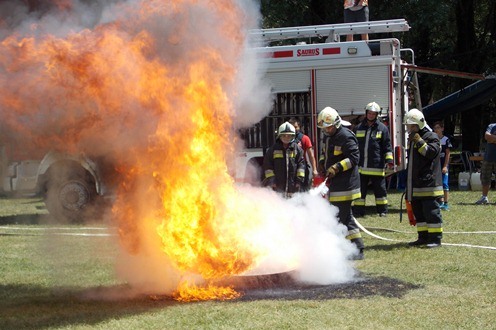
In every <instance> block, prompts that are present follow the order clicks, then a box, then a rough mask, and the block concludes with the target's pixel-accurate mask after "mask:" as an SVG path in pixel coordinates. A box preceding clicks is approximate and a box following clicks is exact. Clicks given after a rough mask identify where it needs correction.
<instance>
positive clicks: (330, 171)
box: [327, 164, 339, 179]
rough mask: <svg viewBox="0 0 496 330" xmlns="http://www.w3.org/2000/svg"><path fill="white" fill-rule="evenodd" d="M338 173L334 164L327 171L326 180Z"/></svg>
mask: <svg viewBox="0 0 496 330" xmlns="http://www.w3.org/2000/svg"><path fill="white" fill-rule="evenodd" d="M338 173H339V168H338V166H337V165H336V164H334V165H332V166H331V167H329V168H328V169H327V178H329V179H332V178H334V177H335V176H336V174H338Z"/></svg>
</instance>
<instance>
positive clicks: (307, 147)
mask: <svg viewBox="0 0 496 330" xmlns="http://www.w3.org/2000/svg"><path fill="white" fill-rule="evenodd" d="M289 123H290V124H292V125H293V126H294V128H295V130H296V137H295V142H296V143H298V145H299V146H300V147H301V148H302V149H303V155H304V156H303V159H304V160H305V182H304V183H303V187H302V190H303V191H306V190H308V189H310V187H311V185H312V178H314V177H316V176H317V175H318V174H319V172H318V171H317V163H316V161H315V155H314V153H313V145H312V141H311V140H310V138H309V137H308V135H306V134H303V132H302V131H301V129H300V121H299V120H298V119H296V118H291V119H290V120H289ZM309 165H310V166H311V170H312V175H310V168H309Z"/></svg>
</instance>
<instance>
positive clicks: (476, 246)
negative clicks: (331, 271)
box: [355, 218, 496, 250]
mask: <svg viewBox="0 0 496 330" xmlns="http://www.w3.org/2000/svg"><path fill="white" fill-rule="evenodd" d="M355 222H356V224H357V226H358V228H360V230H361V231H363V232H364V233H366V234H367V235H370V236H372V237H374V238H377V239H380V240H383V241H392V242H404V243H406V242H405V241H402V240H398V239H392V238H386V237H382V236H379V235H376V234H374V233H372V232H370V231H369V230H367V229H366V228H365V227H364V226H362V224H361V223H360V222H358V220H357V219H356V218H355ZM384 230H388V229H384ZM389 231H393V232H399V233H407V232H401V231H396V230H392V229H391V230H389ZM460 233H462V232H460ZM467 233H470V232H467ZM476 233H484V232H476ZM487 233H491V234H493V233H495V232H487ZM443 245H447V246H460V247H469V248H477V249H487V250H496V247H494V246H483V245H472V244H463V243H460V244H455V243H444V242H443Z"/></svg>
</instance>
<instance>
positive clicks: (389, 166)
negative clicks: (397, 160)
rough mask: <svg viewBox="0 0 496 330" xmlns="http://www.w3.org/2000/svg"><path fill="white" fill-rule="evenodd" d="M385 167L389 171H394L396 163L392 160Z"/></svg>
mask: <svg viewBox="0 0 496 330" xmlns="http://www.w3.org/2000/svg"><path fill="white" fill-rule="evenodd" d="M385 167H386V169H388V170H392V169H394V163H393V161H392V160H388V161H387V162H386V166H385Z"/></svg>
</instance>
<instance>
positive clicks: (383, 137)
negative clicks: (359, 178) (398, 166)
mask: <svg viewBox="0 0 496 330" xmlns="http://www.w3.org/2000/svg"><path fill="white" fill-rule="evenodd" d="M356 137H357V140H358V146H359V149H360V162H359V168H358V171H359V172H360V174H363V175H375V176H384V175H385V171H384V168H385V164H386V163H393V151H392V148H391V138H390V136H389V130H388V128H387V127H386V125H384V124H383V123H381V122H380V121H379V120H378V119H376V121H375V122H374V124H372V126H369V125H368V124H367V119H364V120H363V121H362V122H361V123H360V125H359V126H358V127H357V129H356Z"/></svg>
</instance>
